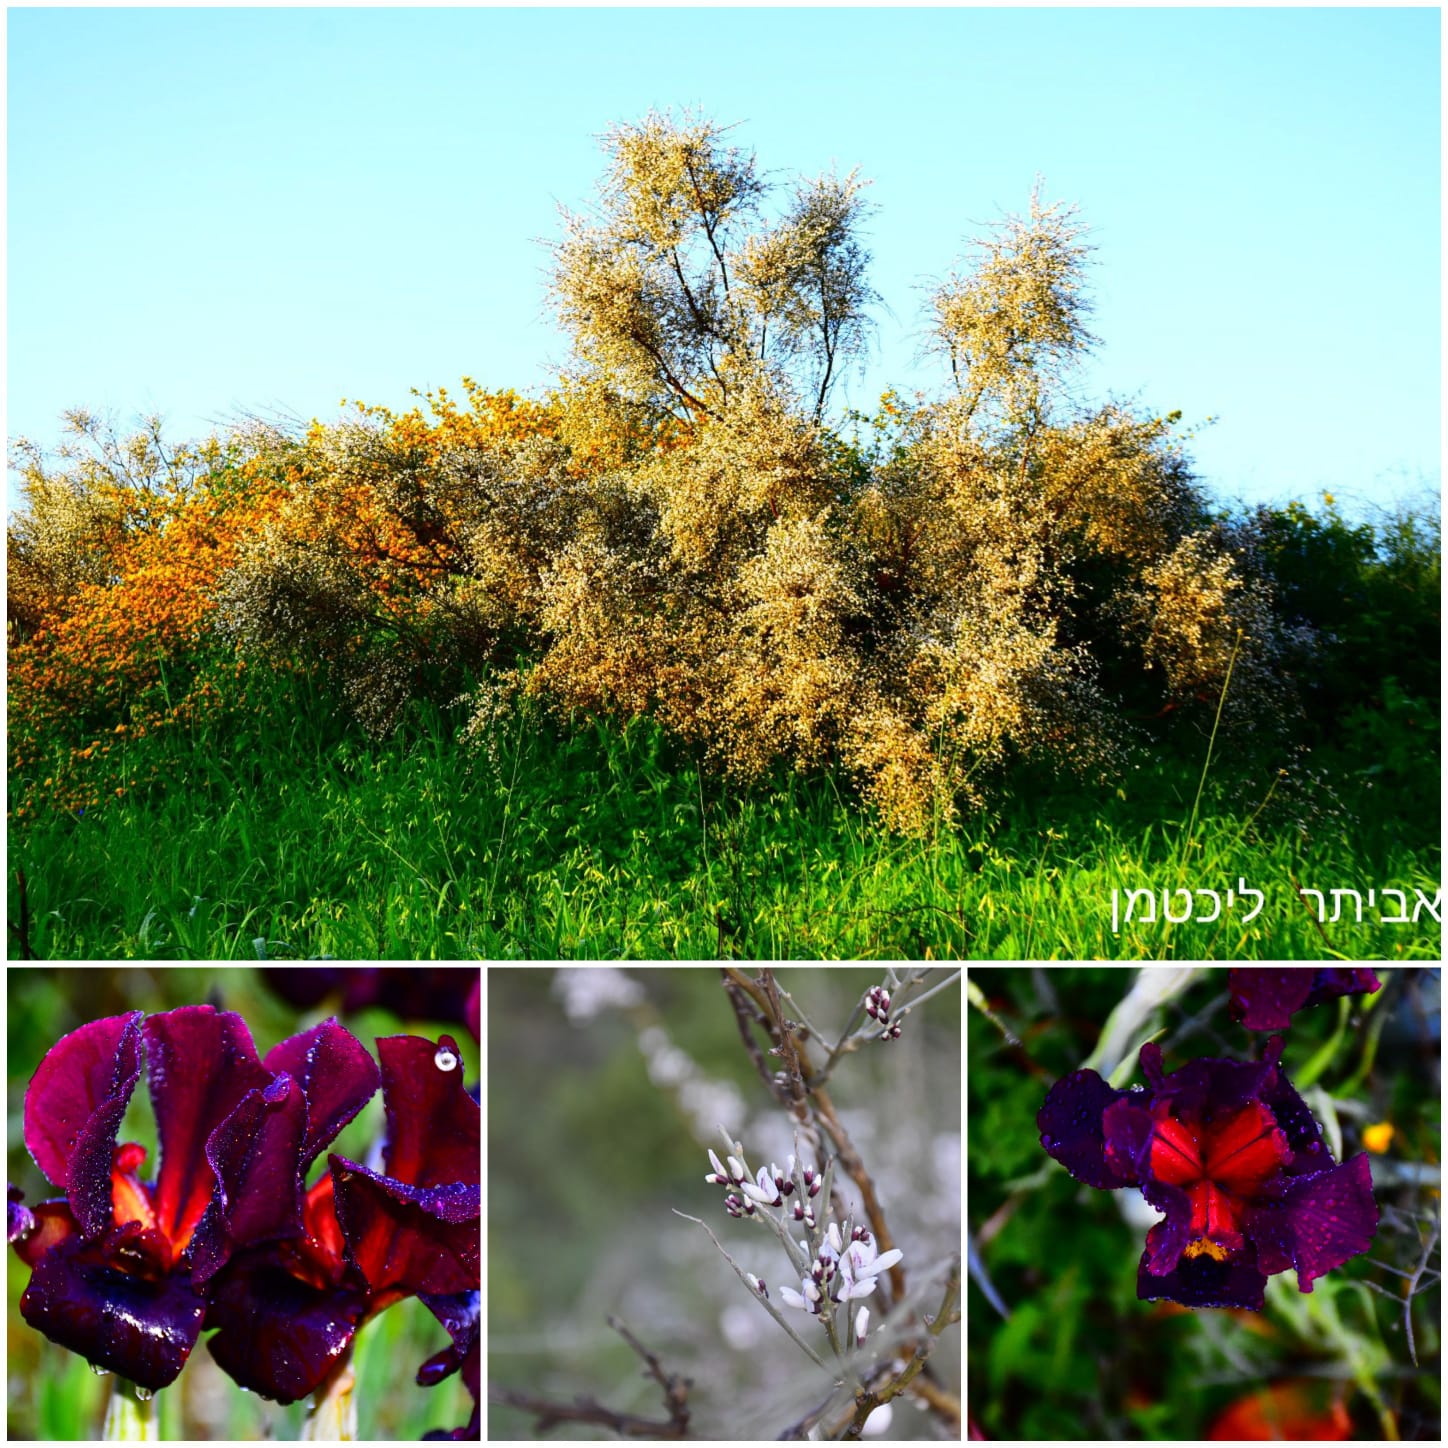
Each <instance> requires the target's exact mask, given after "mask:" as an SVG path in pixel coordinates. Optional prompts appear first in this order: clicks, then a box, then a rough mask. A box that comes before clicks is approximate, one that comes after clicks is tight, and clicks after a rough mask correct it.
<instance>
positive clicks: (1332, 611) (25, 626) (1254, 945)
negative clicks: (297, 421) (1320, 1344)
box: [7, 115, 1440, 957]
mask: <svg viewBox="0 0 1448 1448" xmlns="http://www.w3.org/2000/svg"><path fill="white" fill-rule="evenodd" d="M605 153H606V160H607V165H606V170H605V173H604V176H603V178H602V180H601V182H600V185H599V189H598V194H597V197H596V198H595V204H594V206H593V208H592V209H591V210H590V212H589V213H588V214H586V215H583V214H580V215H576V216H575V215H566V216H565V220H564V228H563V235H562V238H561V240H560V241H559V242H558V243H557V244H556V246H555V247H554V250H553V290H554V298H555V302H556V306H557V312H558V316H559V320H560V323H561V325H562V326H563V328H564V329H565V331H566V333H567V334H568V336H569V338H570V340H571V343H572V356H573V361H572V363H571V365H570V369H569V370H568V371H567V373H566V374H565V375H564V376H562V377H561V378H560V379H559V380H558V383H557V385H556V386H555V387H554V388H553V389H552V390H550V391H549V392H547V393H546V394H545V395H542V396H540V397H536V398H528V397H523V396H520V395H518V394H517V393H516V392H512V391H495V390H488V389H485V388H482V387H480V386H479V385H477V384H476V383H474V382H473V381H471V380H470V379H464V395H463V397H462V398H461V399H458V398H455V397H453V396H452V395H450V394H448V393H447V392H445V391H439V392H437V393H434V394H428V395H427V396H426V398H425V399H424V403H425V406H423V405H420V406H419V407H417V408H415V409H414V410H412V411H410V412H406V413H394V412H392V411H389V410H388V409H386V408H381V407H370V406H365V405H356V406H354V407H353V408H352V409H351V410H350V412H348V413H346V414H345V415H344V416H343V418H342V419H341V420H339V421H337V422H335V423H331V424H322V423H318V422H313V423H312V424H311V425H310V427H306V428H300V427H287V426H282V425H278V424H275V423H268V422H265V421H262V420H255V419H254V420H248V421H246V422H243V423H239V424H238V425H236V426H235V427H233V428H232V429H231V430H230V431H229V432H228V433H227V434H226V435H224V436H213V437H211V438H208V439H206V440H204V441H201V442H197V443H192V444H186V445H177V444H173V443H170V442H168V441H167V440H166V439H165V438H164V437H163V435H162V429H161V425H160V422H159V420H157V419H151V420H149V421H148V422H147V423H146V424H145V426H144V427H143V428H142V429H141V430H140V431H139V432H137V433H136V434H135V435H132V436H124V435H122V434H120V433H118V432H117V431H116V430H115V428H114V427H113V426H111V425H110V424H108V423H106V422H105V421H103V420H100V419H96V418H93V417H91V416H89V415H87V414H85V413H83V412H76V413H72V414H70V415H69V417H68V420H67V421H68V439H67V442H66V443H65V444H64V445H63V446H62V448H61V449H60V451H59V453H58V455H55V456H52V455H49V454H47V453H46V452H44V451H43V450H42V449H40V448H38V447H36V446H35V445H33V444H31V443H28V442H26V441H24V440H21V441H19V442H18V443H16V444H14V445H13V452H14V454H15V458H14V461H15V465H16V466H18V467H19V469H20V471H21V474H22V481H23V487H24V490H25V496H26V504H27V506H26V511H25V512H23V513H22V514H20V515H18V516H17V517H16V518H14V519H12V522H11V527H10V530H9V537H8V545H9V582H8V594H7V607H8V616H7V617H8V638H9V696H8V702H9V753H10V758H9V787H10V798H9V827H10V828H9V837H10V857H11V862H12V876H11V881H10V922H11V946H12V951H16V950H18V951H20V952H21V953H24V952H25V951H27V950H28V951H33V952H35V953H37V954H43V955H49V954H54V955H76V954H81V955H86V954H88V955H93V956H109V955H119V954H156V955H166V954H178V955H204V956H213V955H215V956H221V955H234V954H243V955H247V954H268V955H281V954H299V955H314V954H332V955H347V956H362V957H373V956H387V955H400V956H404V957H406V956H426V955H445V956H453V955H477V954H482V955H489V956H504V955H537V956H551V955H555V954H585V955H604V956H608V955H616V954H618V955H622V954H633V955H648V956H665V955H713V954H716V953H731V954H746V955H748V954H757V955H789V956H802V955H854V954H890V955H916V954H926V953H930V954H936V955H942V954H975V955H1002V956H1008V955H1051V954H1063V955H1114V954H1124V955H1137V954H1149V955H1156V954H1167V955H1169V954H1188V955H1203V954H1245V955H1264V956H1265V955H1284V956H1293V955H1303V954H1314V955H1316V954H1330V953H1345V954H1349V955H1363V954H1379V955H1386V956H1392V955H1396V954H1417V953H1426V954H1430V955H1436V954H1437V953H1438V940H1439V930H1438V926H1437V922H1436V921H1435V920H1434V919H1433V918H1432V915H1431V913H1430V912H1428V911H1426V910H1421V909H1420V910H1419V912H1418V916H1417V918H1416V919H1415V920H1413V921H1412V922H1410V923H1407V924H1402V925H1389V924H1382V923H1380V922H1379V920H1378V917H1377V915H1376V914H1375V913H1373V912H1372V911H1368V912H1366V913H1365V914H1364V919H1363V921H1362V923H1361V924H1359V923H1358V922H1357V921H1355V920H1352V919H1349V918H1346V917H1344V918H1341V919H1339V920H1335V921H1333V922H1331V923H1327V922H1324V921H1320V920H1319V919H1318V915H1317V913H1316V911H1315V910H1314V909H1312V908H1309V907H1308V905H1307V903H1306V902H1305V901H1304V900H1303V899H1302V898H1300V897H1299V896H1298V893H1297V892H1298V890H1299V889H1300V888H1309V889H1320V890H1322V891H1324V892H1326V891H1328V890H1330V889H1332V888H1337V887H1341V888H1345V889H1347V888H1355V889H1357V890H1359V891H1360V892H1361V893H1362V895H1363V896H1364V898H1366V892H1367V891H1368V890H1369V889H1370V888H1371V889H1381V888H1383V887H1393V888H1400V889H1404V890H1405V891H1406V893H1407V899H1408V900H1409V902H1413V901H1414V899H1415V895H1414V892H1415V891H1417V890H1422V891H1423V892H1425V894H1426V896H1427V898H1429V899H1434V898H1435V897H1436V892H1437V889H1438V878H1439V866H1438V851H1437V841H1438V814H1437V801H1438V794H1439V787H1438V779H1439V773H1438V770H1439V766H1438V718H1437V699H1438V690H1439V683H1438V669H1439V654H1440V621H1439V612H1438V596H1439V568H1440V563H1439V559H1440V540H1439V530H1438V520H1437V515H1436V508H1427V507H1419V508H1417V509H1412V508H1404V509H1402V510H1400V511H1399V512H1398V513H1396V514H1394V515H1392V516H1389V517H1385V518H1383V519H1381V520H1378V521H1373V522H1356V521H1350V520H1348V519H1346V518H1345V517H1344V516H1343V515H1342V514H1341V513H1340V512H1339V511H1338V510H1337V509H1336V507H1335V506H1333V504H1332V502H1331V500H1330V499H1327V500H1326V501H1325V502H1324V504H1323V505H1322V506H1321V507H1319V508H1317V509H1316V510H1310V509H1308V508H1306V507H1304V506H1302V505H1300V504H1292V505H1291V506H1288V507H1286V508H1259V509H1256V510H1253V511H1247V512H1242V511H1240V510H1238V511H1235V512H1234V511H1231V510H1227V509H1225V508H1223V507H1222V506H1221V505H1220V504H1217V503H1214V502H1213V500H1212V499H1211V498H1210V497H1209V496H1208V495H1207V494H1206V493H1205V492H1204V490H1203V489H1202V488H1201V486H1200V485H1199V484H1198V482H1197V481H1196V479H1195V477H1194V475H1193V473H1192V469H1191V466H1190V461H1189V458H1188V456H1187V453H1186V444H1187V443H1188V442H1189V439H1190V434H1189V433H1187V432H1183V430H1182V429H1181V428H1180V425H1179V419H1180V414H1179V413H1172V414H1170V415H1169V416H1164V417H1162V416H1151V415H1145V414H1141V413H1139V412H1137V411H1135V410H1133V408H1132V407H1130V406H1128V405H1125V404H1122V403H1119V402H1108V403H1104V404H1100V405H1087V404H1083V403H1081V402H1080V401H1079V400H1078V399H1076V398H1075V396H1074V394H1073V393H1072V392H1071V390H1070V389H1069V388H1068V386H1067V383H1068V381H1069V378H1070V369H1071V367H1072V364H1073V363H1074V362H1075V361H1076V360H1078V359H1079V358H1080V356H1081V355H1082V354H1083V353H1084V352H1085V351H1086V349H1087V348H1088V347H1089V346H1090V344H1091V342H1092V340H1093V339H1092V337H1091V336H1090V334H1089V332H1088V331H1087V328H1086V323H1087V321H1088V316H1089V307H1088V302H1087V298H1086V292H1085V276H1086V267H1087V262H1088V254H1089V249H1088V246H1087V244H1086V241H1085V233H1084V229H1083V227H1082V225H1081V223H1080V221H1079V219H1078V217H1077V214H1076V212H1075V210H1074V208H1072V207H1069V206H1065V205H1063V204H1060V203H1056V204H1047V203H1046V202H1044V201H1043V200H1042V198H1041V196H1040V195H1039V193H1037V194H1035V195H1033V196H1032V198H1031V202H1030V206H1029V210H1028V211H1027V213H1026V214H1025V215H1023V216H1019V217H1011V218H1007V219H1006V220H1005V221H1003V222H1002V223H1001V224H1000V225H999V226H998V227H997V228H996V229H995V230H994V231H992V232H991V233H990V234H988V235H986V236H985V237H983V238H981V239H980V240H979V242H978V243H977V244H976V246H975V248H974V250H973V253H972V255H971V256H970V257H968V258H967V259H966V262H965V263H964V264H963V265H962V267H961V269H960V270H958V271H956V272H954V273H952V274H950V275H949V276H948V277H947V279H946V280H945V281H944V282H943V283H942V284H941V285H940V287H939V289H938V290H937V292H936V293H935V295H934V297H933V298H932V299H931V303H930V310H929V318H928V330H929V336H930V338H931V343H932V346H933V348H934V351H935V353H936V354H937V355H938V358H939V362H940V376H941V386H940V390H939V393H938V395H935V396H925V395H917V396H915V397H913V398H910V399H906V398H904V397H902V396H899V395H897V394H895V393H887V394H886V395H885V396H884V397H883V398H882V399H881V400H880V404H879V407H878V410H877V411H875V412H874V414H873V415H870V416H866V415H864V414H861V413H858V412H844V413H837V412H833V411H832V410H831V399H832V396H833V394H834V391H835V389H836V387H837V385H838V383H839V381H840V378H841V377H842V375H844V374H845V373H846V371H847V370H848V368H849V367H850V366H851V365H852V363H853V362H855V361H856V360H857V359H858V358H859V357H860V355H861V354H862V350H863V348H864V347H865V346H866V345H867V343H868V340H869V336H870V330H869V309H870V307H871V305H872V303H873V302H874V301H876V300H877V299H876V298H875V296H874V293H873V292H872V291H871V289H870V287H869V285H868V282H867V280H866V270H867V262H868V257H867V255H866V253H865V250H864V248H863V245H862V242H861V239H860V228H861V222H862V218H863V216H864V214H865V202H864V193H863V183H862V182H861V181H860V180H859V178H858V177H856V176H854V175H851V176H848V177H844V178H840V177H837V176H833V175H827V176H820V177H818V178H815V179H803V180H801V181H799V182H798V183H797V184H796V185H795V186H794V187H793V188H792V189H790V190H788V191H787V192H786V193H785V194H780V192H779V190H778V188H773V187H771V186H769V185H767V184H766V182H765V180H764V179H763V176H762V173H761V172H760V171H759V170H758V169H757V167H756V164H755V161H754V158H753V157H752V156H751V155H748V154H746V153H745V152H743V151H742V150H740V149H739V148H737V147H735V146H734V145H733V144H731V143H730V140H729V137H728V136H727V134H726V133H725V132H724V131H723V130H722V129H721V128H719V127H717V126H715V125H713V124H711V123H709V122H707V121H704V120H700V119H697V118H690V117H685V118H684V119H682V120H674V119H671V118H668V117H661V116H657V115H651V116H649V117H646V118H645V119H644V120H643V121H642V122H640V123H638V124H636V125H630V126H622V127H619V128H617V129H616V130H615V131H614V132H612V133H611V134H610V136H609V137H608V138H607V140H606V145H605ZM17 872H18V873H17ZM1239 880H1240V881H1242V882H1243V883H1244V884H1246V885H1249V886H1252V887H1255V888H1257V889H1260V890H1263V891H1264V892H1269V891H1270V892H1273V893H1272V895H1271V899H1270V901H1269V906H1270V908H1265V909H1264V910H1263V911H1262V912H1261V914H1260V915H1259V916H1258V917H1257V918H1256V919H1255V920H1254V921H1253V922H1251V923H1249V924H1246V925H1244V924H1242V922H1241V920H1240V917H1233V916H1232V915H1231V914H1230V913H1229V914H1226V915H1223V916H1221V917H1219V918H1218V919H1217V920H1215V921H1214V922H1212V923H1208V924H1183V925H1165V924H1162V923H1153V924H1150V925H1144V926H1143V925H1136V924H1133V925H1130V926H1128V927H1127V929H1126V930H1125V931H1121V930H1119V929H1113V928H1112V917H1111V892H1112V890H1113V889H1122V890H1129V889H1136V888H1141V887H1144V888H1149V889H1154V890H1156V891H1157V892H1158V893H1159V892H1160V890H1162V889H1164V888H1167V889H1170V888H1173V887H1185V888H1189V889H1190V888H1198V887H1201V888H1205V889H1213V890H1217V891H1219V892H1225V891H1226V890H1227V889H1228V888H1229V887H1233V886H1235V885H1236V884H1237V882H1238V881H1239Z"/></svg>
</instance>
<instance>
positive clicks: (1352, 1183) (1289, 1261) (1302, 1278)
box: [1246, 1155, 1378, 1292]
mask: <svg viewBox="0 0 1448 1448" xmlns="http://www.w3.org/2000/svg"><path fill="white" fill-rule="evenodd" d="M1377 1226H1378V1204H1377V1202H1376V1200H1375V1199H1374V1197H1373V1178H1372V1171H1371V1169H1370V1168H1369V1166H1368V1159H1367V1157H1366V1155H1361V1156H1355V1157H1353V1159H1352V1160H1351V1161H1345V1162H1343V1163H1342V1165H1341V1166H1334V1167H1331V1168H1330V1169H1329V1170H1327V1171H1320V1172H1316V1173H1314V1174H1313V1175H1311V1176H1299V1177H1295V1178H1293V1180H1292V1181H1291V1183H1290V1185H1289V1186H1288V1187H1287V1189H1286V1192H1285V1194H1284V1195H1283V1196H1282V1197H1281V1198H1280V1199H1279V1200H1264V1201H1262V1202H1260V1203H1259V1204H1258V1206H1257V1207H1256V1208H1255V1209H1254V1210H1253V1211H1252V1212H1251V1213H1249V1215H1248V1218H1247V1226H1246V1231H1247V1235H1248V1236H1249V1237H1250V1238H1251V1239H1252V1241H1253V1242H1254V1244H1255V1245H1256V1248H1257V1260H1258V1262H1259V1264H1260V1265H1261V1267H1262V1270H1263V1271H1264V1272H1285V1271H1287V1269H1288V1268H1289V1267H1295V1268H1296V1269H1297V1285H1298V1286H1299V1287H1300V1288H1301V1289H1302V1291H1304V1292H1311V1291H1312V1281H1313V1278H1315V1277H1321V1276H1322V1274H1323V1273H1324V1272H1331V1271H1332V1269H1333V1268H1334V1267H1341V1266H1342V1264H1343V1263H1344V1262H1346V1261H1347V1260H1348V1258H1349V1257H1356V1256H1357V1255H1358V1253H1359V1252H1366V1251H1367V1250H1368V1248H1369V1247H1371V1246H1372V1242H1373V1234H1374V1232H1376V1231H1377Z"/></svg>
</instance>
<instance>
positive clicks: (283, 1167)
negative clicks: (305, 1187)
mask: <svg viewBox="0 0 1448 1448" xmlns="http://www.w3.org/2000/svg"><path fill="white" fill-rule="evenodd" d="M306 1131H307V1103H306V1101H305V1099H304V1098H303V1096H302V1088H301V1086H300V1085H298V1084H297V1082H295V1081H294V1080H293V1079H292V1078H291V1077H290V1076H278V1077H276V1078H275V1080H273V1081H272V1083H271V1085H269V1086H268V1087H266V1089H265V1090H262V1091H249V1092H247V1094H246V1095H245V1096H243V1097H242V1099H241V1101H240V1102H238V1103H237V1106H236V1109H235V1110H234V1111H233V1112H232V1113H231V1114H230V1115H229V1116H228V1117H227V1118H226V1120H225V1121H223V1122H222V1123H221V1125H220V1126H218V1127H217V1128H216V1130H215V1131H213V1132H212V1133H211V1137H210V1139H209V1140H208V1141H207V1143H206V1159H207V1160H208V1161H209V1162H210V1163H211V1169H212V1171H213V1172H215V1174H216V1181H217V1191H216V1194H215V1196H214V1197H213V1198H212V1200H211V1203H210V1205H209V1206H208V1207H207V1209H206V1212H205V1214H204V1215H203V1216H202V1219H201V1222H200V1225H199V1226H198V1227H197V1229H196V1235H195V1239H194V1241H195V1251H194V1257H193V1276H194V1280H195V1282H196V1285H197V1286H198V1287H204V1286H205V1285H206V1283H207V1282H208V1281H210V1279H211V1278H212V1277H214V1276H215V1275H216V1273H217V1272H219V1271H220V1270H221V1268H222V1267H223V1266H225V1264H226V1261H227V1259H228V1258H229V1257H230V1256H231V1254H232V1253H233V1252H234V1251H235V1250H236V1249H237V1248H238V1247H243V1246H255V1245H256V1244H258V1243H261V1242H269V1241H276V1240H277V1239H279V1238H284V1237H295V1236H299V1235H300V1234H301V1230H302V1177H301V1170H300V1167H301V1155H302V1141H303V1138H304V1137H305V1135H306Z"/></svg>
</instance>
